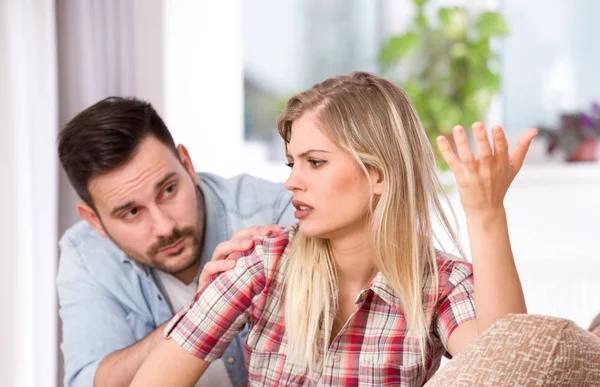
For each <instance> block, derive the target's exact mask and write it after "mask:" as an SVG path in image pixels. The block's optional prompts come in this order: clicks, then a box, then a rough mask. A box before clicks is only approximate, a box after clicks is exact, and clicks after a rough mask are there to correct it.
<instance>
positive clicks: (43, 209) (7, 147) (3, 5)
mask: <svg viewBox="0 0 600 387" xmlns="http://www.w3.org/2000/svg"><path fill="white" fill-rule="evenodd" d="M55 36H56V34H55V18H54V1H53V0H1V1H0V133H1V137H0V138H1V140H0V161H1V162H0V173H1V174H0V182H1V183H0V184H1V187H2V188H1V189H0V246H2V253H0V267H1V268H2V269H1V271H0V273H2V274H1V275H2V278H1V279H0V301H1V305H0V308H2V317H1V318H0V332H2V334H1V335H0V337H1V338H0V340H2V342H1V343H0V351H1V352H0V383H2V385H3V386H19V387H20V386H23V387H29V386H31V387H33V386H50V387H53V386H55V381H56V346H57V342H56V331H57V327H56V326H57V319H56V296H55V294H56V291H55V286H54V273H55V272H56V256H57V254H56V250H57V249H56V240H57V209H56V201H57V170H58V169H57V160H56V156H55V154H56V151H55V145H54V144H55V138H56V133H57V128H58V109H57V79H56V78H57V77H56V72H57V69H56V41H55Z"/></svg>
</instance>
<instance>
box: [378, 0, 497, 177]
mask: <svg viewBox="0 0 600 387" xmlns="http://www.w3.org/2000/svg"><path fill="white" fill-rule="evenodd" d="M428 1H429V0H413V3H414V5H415V7H416V14H415V17H414V20H413V21H412V23H411V25H410V27H409V28H408V30H407V31H406V32H405V33H404V34H402V35H395V36H390V37H389V38H388V39H387V40H386V41H385V42H384V44H383V46H382V48H381V50H380V55H379V63H380V66H381V69H382V72H383V73H384V74H385V75H387V76H388V77H390V78H392V79H395V80H396V81H397V82H398V83H399V84H400V85H401V86H402V87H403V89H404V90H405V91H406V93H407V94H408V96H409V97H410V98H411V99H412V101H413V103H414V105H415V108H416V110H417V112H418V114H419V116H420V118H421V121H422V123H423V126H424V128H425V131H426V132H427V135H428V137H429V139H430V141H432V143H434V144H435V138H436V137H437V136H439V135H440V134H441V135H448V134H450V133H451V131H452V128H453V127H454V126H455V125H463V126H464V127H465V128H467V129H468V128H470V126H471V124H472V123H473V122H476V121H483V120H484V118H485V115H486V113H487V111H488V110H489V108H490V104H491V102H492V98H493V97H494V95H495V94H496V93H497V92H498V91H499V89H500V76H499V64H500V63H499V57H498V55H497V54H496V53H494V52H493V50H492V48H491V44H490V43H491V41H492V39H493V38H496V37H502V36H506V35H507V34H508V26H507V24H506V22H505V20H504V18H503V17H502V15H501V14H500V13H499V12H494V11H483V12H474V11H471V10H469V9H467V8H465V7H441V8H439V9H438V12H437V15H438V20H436V21H435V22H430V21H429V20H427V18H426V16H425V6H426V5H427V3H428ZM450 139H451V137H450ZM434 148H435V149H436V150H437V147H435V146H434ZM440 167H441V168H442V169H446V168H447V166H446V165H445V164H444V163H443V159H441V158H440Z"/></svg>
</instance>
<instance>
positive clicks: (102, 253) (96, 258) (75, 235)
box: [59, 220, 124, 267]
mask: <svg viewBox="0 0 600 387" xmlns="http://www.w3.org/2000/svg"><path fill="white" fill-rule="evenodd" d="M59 247H60V250H61V261H63V260H64V261H65V262H64V263H69V261H71V260H74V259H78V260H80V261H81V264H83V265H86V266H87V265H88V264H93V263H95V262H102V263H103V266H104V267H109V265H107V263H108V262H110V261H113V262H119V261H120V260H121V259H122V258H123V257H124V253H123V252H122V250H121V249H119V247H118V246H117V245H115V244H114V243H113V242H112V241H111V240H110V239H108V238H105V237H103V236H102V235H100V234H99V233H98V232H97V231H96V230H95V229H94V228H93V227H92V226H90V224H89V223H87V222H86V221H84V220H80V221H79V222H77V223H75V224H73V225H72V226H71V227H69V228H68V229H67V230H66V231H65V232H64V234H63V235H62V237H61V239H60V242H59ZM61 263H62V262H61Z"/></svg>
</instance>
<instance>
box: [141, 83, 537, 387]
mask: <svg viewBox="0 0 600 387" xmlns="http://www.w3.org/2000/svg"><path fill="white" fill-rule="evenodd" d="M278 130H279V133H280V134H281V136H282V138H283V139H284V141H285V143H286V152H287V158H288V160H289V166H290V167H291V173H290V177H289V179H288V180H287V182H286V187H287V188H288V189H289V190H290V191H292V192H293V196H294V201H293V204H294V206H295V207H296V209H297V211H296V214H295V215H296V217H297V218H298V223H297V224H296V225H294V226H291V227H289V228H287V229H286V230H285V231H284V232H282V233H279V234H277V235H275V236H273V237H265V238H262V239H257V240H256V241H255V245H254V247H253V248H252V249H251V250H250V251H247V252H246V253H244V254H242V255H241V257H239V259H238V260H237V264H236V267H235V268H234V269H232V270H231V271H229V272H226V273H224V274H222V275H221V276H219V277H217V278H216V279H215V280H214V281H213V282H212V283H210V284H209V285H208V286H207V287H205V289H204V291H203V292H201V293H199V294H198V295H197V296H196V299H195V300H194V302H193V303H192V304H190V305H189V306H188V307H187V308H186V309H184V310H183V311H181V312H180V313H179V314H178V315H177V316H175V317H174V318H173V320H172V321H171V323H170V324H169V326H168V328H167V329H166V330H165V334H166V335H167V336H168V337H170V338H171V339H172V340H166V341H165V342H164V343H162V344H161V345H159V346H158V347H157V349H156V350H155V351H154V352H152V354H151V355H150V356H149V357H148V359H147V360H146V362H145V363H144V364H143V366H142V367H141V369H140V371H139V372H138V374H137V375H136V378H135V379H134V381H133V385H139V386H149V385H157V386H158V385H161V386H162V385H170V386H171V385H173V386H187V385H193V383H194V382H195V381H196V380H197V379H198V378H199V377H200V376H201V375H202V374H203V372H204V370H206V368H207V367H208V365H209V364H210V362H211V361H213V360H215V359H218V358H219V357H220V356H221V354H222V353H223V350H224V349H225V347H226V346H227V345H228V343H229V342H230V340H232V339H233V337H235V335H236V333H237V332H238V331H239V330H240V329H241V328H242V327H243V326H244V324H246V323H249V328H250V331H249V334H248V337H247V339H246V359H245V361H246V369H247V371H248V379H249V383H250V384H251V385H261V386H276V385H318V384H320V385H359V384H360V385H372V386H382V385H407V386H409V385H410V386H412V385H421V384H423V383H424V382H425V381H426V380H428V379H429V378H430V377H431V376H432V375H433V373H434V372H435V371H436V370H437V368H438V366H439V363H440V359H441V356H442V355H443V354H444V353H446V352H448V353H449V354H450V355H452V356H454V355H455V354H457V353H458V352H459V351H460V350H461V349H462V348H464V347H465V346H466V345H467V344H468V343H469V342H471V341H472V340H474V339H475V338H476V337H477V336H478V335H479V334H481V333H482V332H483V331H484V330H485V329H486V328H488V327H489V326H490V325H491V324H492V323H494V322H495V321H496V320H498V319H499V318H500V317H502V316H503V315H505V314H506V313H526V307H525V302H524V298H523V292H522V289H521V285H520V282H519V278H518V274H517V271H516V268H515V263H514V260H513V256H512V252H511V248H510V242H509V238H508V230H507V223H506V214H505V211H504V208H503V198H504V196H505V194H506V191H507V189H508V187H509V185H510V183H511V182H512V180H513V178H514V177H515V175H516V173H517V172H518V170H519V169H520V167H521V165H522V162H523V160H524V158H525V155H526V152H527V149H528V146H529V144H530V142H531V140H532V139H533V137H534V136H535V135H536V130H535V129H530V130H528V131H526V132H525V133H524V134H523V136H522V137H521V139H520V141H519V143H518V144H517V145H516V148H515V150H514V151H513V153H512V155H510V156H509V154H508V145H507V142H506V138H505V136H504V134H503V132H502V129H501V128H500V127H498V126H495V127H493V128H492V131H491V132H492V137H493V149H492V147H491V145H490V142H489V141H488V138H487V134H486V131H485V128H484V127H483V125H482V124H480V123H476V124H474V125H473V135H474V137H475V140H476V143H477V151H478V154H479V159H475V157H474V156H473V154H472V152H471V150H470V149H469V146H468V141H467V137H466V135H465V132H464V130H463V128H461V127H456V128H454V139H455V142H456V146H457V149H458V153H459V155H460V161H459V158H458V157H457V155H455V154H454V152H453V150H452V148H451V146H450V145H449V143H448V141H447V140H446V139H445V138H443V137H440V138H439V139H438V146H439V148H440V151H441V153H442V155H443V157H444V159H445V160H446V162H447V163H448V165H449V166H450V168H451V169H452V171H453V173H454V174H455V176H456V180H457V186H458V189H459V193H460V198H461V203H462V206H463V208H464V210H465V213H466V218H467V227H468V232H469V238H470V244H471V254H472V260H473V266H471V265H470V264H469V263H466V262H462V261H460V260H457V259H453V258H452V257H450V256H446V255H444V254H442V253H441V252H439V251H437V250H435V248H434V234H433V226H432V225H433V222H434V221H435V219H436V218H437V219H440V220H441V222H442V224H443V225H444V226H445V227H446V231H447V232H448V233H449V234H450V235H451V236H453V235H454V234H453V233H452V231H451V229H450V227H449V224H448V221H447V219H446V217H445V215H444V213H443V212H442V208H441V204H440V201H439V199H438V197H439V193H440V190H441V187H440V183H439V181H438V179H437V175H436V166H435V158H434V153H433V151H432V149H431V146H430V145H429V142H428V140H427V137H426V135H425V132H424V130H423V128H422V127H421V124H420V122H419V118H418V116H417V114H416V112H415V110H414V107H413V106H412V104H411V102H410V100H409V98H408V97H407V96H406V94H405V93H404V92H403V91H402V90H401V89H400V88H399V87H398V86H397V85H395V84H394V83H392V82H390V81H388V80H385V79H383V78H380V77H377V76H375V75H371V74H367V73H352V74H350V75H349V76H340V77H336V78H332V79H329V80H326V81H325V82H323V83H321V84H318V85H315V86H314V87H313V88H311V89H309V90H307V91H305V92H303V93H300V94H298V95H296V96H294V97H292V98H291V99H290V100H289V101H288V102H287V104H286V106H285V108H284V110H283V112H282V113H281V115H280V117H279V119H278ZM474 277H475V278H477V282H475V284H473V278H474ZM475 293H476V294H477V298H476V300H475V297H474V294H475Z"/></svg>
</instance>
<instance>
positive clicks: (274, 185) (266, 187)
mask: <svg viewBox="0 0 600 387" xmlns="http://www.w3.org/2000/svg"><path fill="white" fill-rule="evenodd" d="M197 174H198V179H199V180H200V183H201V185H202V186H208V187H210V188H211V189H212V190H214V192H215V193H217V194H223V195H228V194H232V193H233V194H237V193H239V192H240V191H242V192H243V193H248V192H254V191H262V192H265V193H277V194H280V193H282V192H286V189H285V187H284V185H283V183H282V182H274V181H270V180H265V179H261V178H259V177H255V176H252V175H249V174H246V173H243V174H239V175H235V176H232V177H222V176H218V175H214V174H211V173H206V172H198V173H197Z"/></svg>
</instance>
